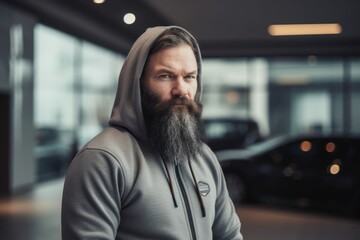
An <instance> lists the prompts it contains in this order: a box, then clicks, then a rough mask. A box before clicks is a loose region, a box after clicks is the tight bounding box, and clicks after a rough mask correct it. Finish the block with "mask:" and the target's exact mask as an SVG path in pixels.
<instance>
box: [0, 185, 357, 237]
mask: <svg viewBox="0 0 360 240" xmlns="http://www.w3.org/2000/svg"><path fill="white" fill-rule="evenodd" d="M62 186H63V179H58V180H53V181H50V182H47V183H42V184H39V185H38V187H36V189H34V190H33V191H32V192H30V193H27V194H24V195H21V196H17V197H14V198H12V199H0V239H4V240H60V239H61V234H60V204H61V191H62ZM237 211H238V214H239V216H240V218H241V221H242V232H243V235H244V239H245V240H300V239H302V240H303V239H306V240H359V239H360V222H359V221H352V220H350V219H344V218H335V217H327V216H322V215H316V214H309V213H299V212H291V211H283V210H273V209H269V208H264V207H254V206H241V207H238V208H237ZM201 240H203V239H201ZM205 240H206V239H205Z"/></svg>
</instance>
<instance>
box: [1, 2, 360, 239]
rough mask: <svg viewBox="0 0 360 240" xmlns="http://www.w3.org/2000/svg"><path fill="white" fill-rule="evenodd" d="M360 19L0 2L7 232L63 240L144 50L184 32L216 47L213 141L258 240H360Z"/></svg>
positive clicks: (350, 12)
mask: <svg viewBox="0 0 360 240" xmlns="http://www.w3.org/2000/svg"><path fill="white" fill-rule="evenodd" d="M359 12H360V3H359V2H358V1H357V0H343V1H321V0H316V1H310V0H303V1H296V2H294V1H284V0H278V1H264V0H251V1H250V0H244V1H235V0H229V1H223V2H220V1H214V0H207V1H205V0H198V1H189V0H183V1H167V0H138V1H131V0H122V1H117V0H105V1H104V0H93V1H92V0H72V1H70V0H63V1H59V0H48V1H45V0H38V1H30V0H0V106H1V107H0V109H1V117H0V131H1V132H0V138H1V141H0V142H1V145H0V154H1V158H0V235H1V234H3V236H7V238H5V239H60V235H59V234H60V233H59V231H60V226H59V221H60V219H59V211H60V210H59V209H60V201H61V190H62V189H61V188H62V183H63V182H62V181H63V178H64V175H65V173H66V169H67V166H68V164H69V163H70V162H71V159H72V157H73V156H74V154H75V153H76V152H77V151H78V150H79V149H80V148H81V147H82V146H83V145H84V144H85V143H86V142H87V141H89V140H90V139H91V138H92V137H94V136H95V135H96V134H97V133H99V132H100V131H101V130H102V129H104V128H105V127H106V126H107V122H108V119H109V116H110V111H111V109H112V104H113V102H114V97H115V92H116V86H117V78H118V75H119V72H120V69H121V66H122V64H123V62H124V59H125V57H126V55H127V52H128V51H129V49H130V47H131V45H132V43H133V42H134V41H135V39H136V38H137V37H138V36H139V35H140V34H141V33H143V32H144V31H145V30H146V29H147V28H148V27H152V26H157V25H179V26H182V27H184V28H186V29H187V30H189V31H190V32H191V33H192V34H193V35H194V36H195V38H196V39H197V40H198V41H199V44H200V48H201V50H202V56H203V70H202V79H203V81H204V93H203V98H202V101H203V104H204V113H203V120H204V133H205V136H206V141H207V143H208V144H209V146H210V147H211V148H212V149H213V150H214V151H215V153H216V154H217V156H218V158H219V161H220V163H221V166H222V167H223V170H224V174H225V177H226V180H227V184H228V187H229V190H230V195H231V197H232V198H233V201H234V203H235V204H236V205H237V206H238V208H237V209H238V212H239V216H240V217H241V219H242V222H243V229H244V230H243V231H244V233H246V234H245V235H246V239H249V240H256V239H264V237H265V236H267V237H268V236H274V237H273V238H270V239H303V238H306V239H340V237H341V236H342V238H341V239H360V230H358V229H360V224H359V223H360V222H359V217H360V110H359V106H360V15H359ZM17 216H20V217H19V218H16V217H17ZM24 216H26V217H24ZM9 219H10V220H9ZM34 220H35V221H34ZM36 222H37V223H38V224H36ZM287 224H288V225H287ZM15 226H22V228H23V229H24V231H22V234H23V235H16V234H19V231H17V230H16V229H17V228H15ZM333 226H337V227H335V228H334V227H333ZM34 229H35V230H34ZM36 229H37V230H36ZM259 229H260V230H261V229H263V230H264V231H263V235H261V234H262V233H261V231H260V233H259ZM329 229H331V230H329ZM4 234H5V235H4ZM6 234H7V235H6ZM44 234H48V235H46V237H45V235H44ZM322 237H323V238H322Z"/></svg>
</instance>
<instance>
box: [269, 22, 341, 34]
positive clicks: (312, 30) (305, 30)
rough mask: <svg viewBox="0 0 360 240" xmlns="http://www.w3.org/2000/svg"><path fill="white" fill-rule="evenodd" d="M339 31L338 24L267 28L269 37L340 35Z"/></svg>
mask: <svg viewBox="0 0 360 240" xmlns="http://www.w3.org/2000/svg"><path fill="white" fill-rule="evenodd" d="M341 31H342V28H341V25H340V24H338V23H319V24H278V25H270V26H269V27H268V32H269V34H270V35H271V36H290V35H323V34H340V33H341Z"/></svg>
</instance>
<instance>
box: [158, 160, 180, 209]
mask: <svg viewBox="0 0 360 240" xmlns="http://www.w3.org/2000/svg"><path fill="white" fill-rule="evenodd" d="M161 159H162V161H163V163H164V166H165V169H166V174H167V175H168V178H169V187H170V192H171V196H172V199H173V201H174V205H175V207H176V208H177V207H178V205H177V202H176V198H175V192H174V186H173V183H172V180H171V175H170V172H169V168H168V166H167V164H166V162H165V160H164V158H163V157H161Z"/></svg>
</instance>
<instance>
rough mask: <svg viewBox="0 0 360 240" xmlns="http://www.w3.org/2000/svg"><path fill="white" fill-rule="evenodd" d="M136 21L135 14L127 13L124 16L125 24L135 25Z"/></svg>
mask: <svg viewBox="0 0 360 240" xmlns="http://www.w3.org/2000/svg"><path fill="white" fill-rule="evenodd" d="M135 20H136V17H135V15H134V14H133V13H127V14H125V15H124V23H126V24H133V23H134V22H135Z"/></svg>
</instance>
